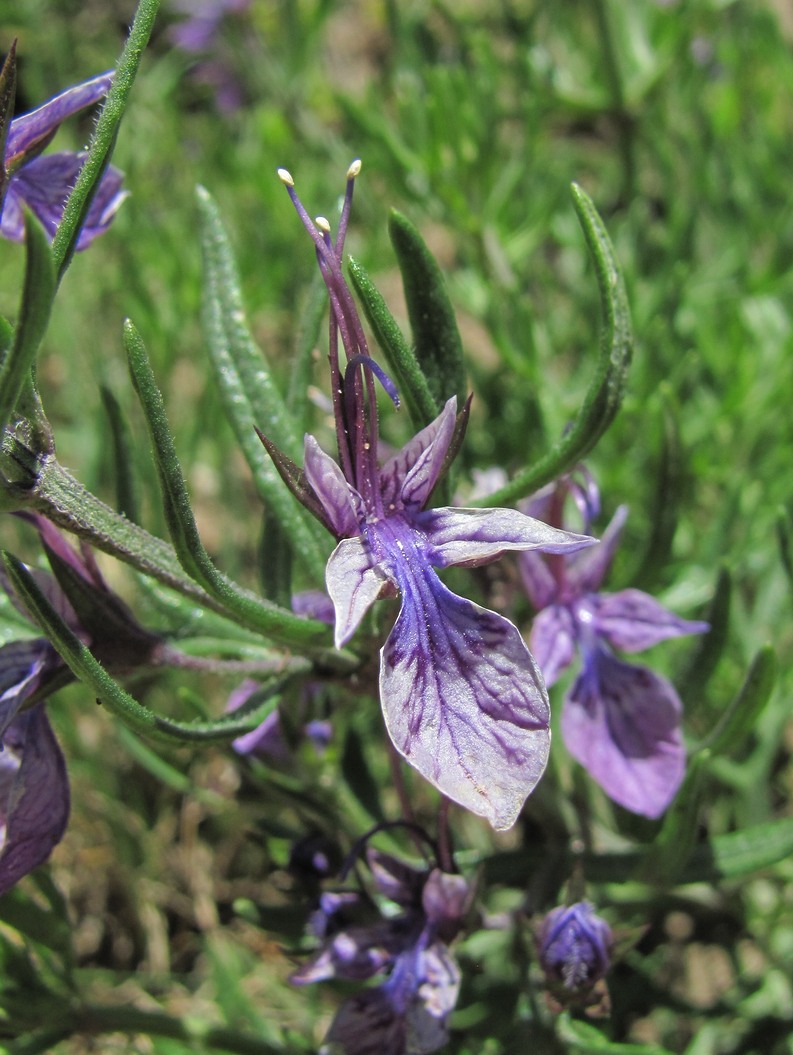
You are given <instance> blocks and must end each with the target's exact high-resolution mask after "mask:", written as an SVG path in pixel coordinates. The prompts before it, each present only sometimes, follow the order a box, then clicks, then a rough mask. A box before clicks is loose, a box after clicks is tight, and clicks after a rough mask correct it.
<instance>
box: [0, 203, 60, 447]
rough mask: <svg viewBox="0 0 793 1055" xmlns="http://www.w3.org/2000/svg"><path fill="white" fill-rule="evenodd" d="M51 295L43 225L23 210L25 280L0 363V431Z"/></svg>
mask: <svg viewBox="0 0 793 1055" xmlns="http://www.w3.org/2000/svg"><path fill="white" fill-rule="evenodd" d="M54 296H55V269H54V266H53V259H52V253H51V251H50V245H49V242H48V241H47V236H46V234H45V233H44V228H43V227H42V226H41V224H40V223H39V221H38V220H37V219H36V218H35V216H33V215H32V213H26V214H25V281H24V284H23V287H22V302H21V304H20V307H19V318H18V322H17V327H16V333H15V335H14V343H13V345H12V346H11V349H10V351H8V352H7V353H6V355H5V357H4V358H3V361H2V364H0V435H2V433H3V432H5V429H6V427H7V426H8V424H9V422H10V421H11V417H12V415H13V413H14V408H15V407H16V405H17V402H18V400H19V397H20V395H21V394H22V391H23V388H24V387H25V385H26V383H27V381H28V378H29V376H30V371H31V369H32V367H33V364H34V363H35V361H36V353H37V352H38V350H39V346H40V344H41V342H42V339H43V337H44V334H45V333H46V330H47V324H48V322H49V318H50V309H51V308H52V300H53V297H54Z"/></svg>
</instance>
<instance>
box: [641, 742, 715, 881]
mask: <svg viewBox="0 0 793 1055" xmlns="http://www.w3.org/2000/svg"><path fill="white" fill-rule="evenodd" d="M706 760H707V755H697V756H696V757H694V758H692V759H691V761H690V762H689V766H688V772H687V773H686V779H685V780H684V781H683V786H682V787H681V788H680V791H679V792H678V793H677V797H676V798H675V801H674V802H673V803H672V805H671V807H670V808H669V809H668V810H667V812H666V815H665V817H664V820H663V824H662V825H661V828H660V830H659V832H658V834H657V835H656V837H655V839H654V840H653V843H652V845H651V846H650V847H649V849H648V851H647V856H646V857H645V859H644V861H643V862H642V864H641V866H640V868H639V869H638V872H637V874H636V876H635V878H636V879H638V880H639V881H640V882H644V883H650V884H652V885H654V886H658V887H661V888H665V887H669V886H674V884H675V883H676V882H677V879H678V877H679V876H680V875H681V874H682V872H683V869H684V868H685V865H686V863H687V862H688V860H689V858H690V857H691V854H692V853H693V852H694V847H695V846H696V843H697V839H698V837H699V811H700V807H701V805H702V796H703V794H704V791H705V784H706V768H707V767H706Z"/></svg>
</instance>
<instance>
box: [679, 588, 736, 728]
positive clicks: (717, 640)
mask: <svg viewBox="0 0 793 1055" xmlns="http://www.w3.org/2000/svg"><path fill="white" fill-rule="evenodd" d="M731 597H732V576H731V574H730V572H729V570H728V569H727V568H720V569H719V575H718V578H717V579H716V588H715V590H714V591H713V599H712V600H711V602H710V604H709V605H708V610H707V612H705V613H704V616H703V618H704V619H705V620H706V622H708V623H709V624H710V630H709V631H708V632H707V634H702V635H701V636H700V637H698V638H697V642H696V646H695V648H694V651H693V652H692V654H691V658H690V660H689V661H688V663H687V664H686V669H685V672H684V673H683V674H682V676H681V677H680V678H678V681H677V687H678V689H679V691H680V696H681V699H682V700H683V701H684V702H685V703H686V704H687V706H688V709H689V713H692V714H693V713H695V712H696V711H697V709H698V708H699V701H700V700H701V698H702V696H703V693H704V691H705V687H706V686H707V684H708V681H709V680H710V677H711V675H712V674H713V672H714V671H715V669H716V667H717V666H718V664H719V660H720V659H721V657H722V653H723V652H724V647H725V645H726V644H727V633H728V630H729V625H730V599H731Z"/></svg>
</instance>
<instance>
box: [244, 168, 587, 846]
mask: <svg viewBox="0 0 793 1055" xmlns="http://www.w3.org/2000/svg"><path fill="white" fill-rule="evenodd" d="M359 171H360V162H354V163H353V165H351V166H350V169H349V172H348V179H347V192H346V195H345V199H344V206H343V210H342V214H341V219H340V223H339V230H338V234H337V237H336V240H335V242H334V241H332V239H331V236H330V225H329V224H328V222H327V220H325V219H324V218H322V217H320V218H319V219H318V220H317V222H316V224H315V223H312V221H311V219H310V218H309V216H308V214H307V213H306V211H305V209H304V208H303V205H302V203H301V202H300V200H299V198H298V197H297V194H296V192H295V189H294V181H293V179H292V177H291V175H290V174H289V173H288V172H286V171H285V170H283V169H282V170H280V172H279V175H280V177H281V179H282V181H283V182H284V184H285V185H286V187H287V190H288V191H289V194H290V197H291V198H292V201H293V203H294V206H295V208H296V209H297V212H298V214H299V216H300V218H301V220H302V221H303V224H304V226H305V227H306V230H307V231H308V233H309V234H310V235H311V238H312V239H313V241H314V244H315V246H316V250H317V257H318V260H319V265H320V270H321V272H322V276H323V278H324V280H325V284H326V286H327V289H328V294H329V297H330V338H329V359H330V368H331V391H332V394H333V407H334V414H335V422H336V437H337V442H338V453H339V461H338V462H336V461H334V459H333V458H331V457H330V456H329V455H328V454H326V453H325V452H324V451H323V450H322V449H321V448H320V446H319V444H318V443H317V441H316V440H315V439H314V437H313V436H310V435H309V436H306V439H305V456H304V464H303V470H302V472H300V471H299V470H298V469H297V467H296V466H294V465H293V464H292V463H291V462H289V461H288V459H287V458H286V457H285V456H284V455H283V454H282V453H281V452H280V451H278V450H277V449H276V448H275V447H274V445H273V444H272V443H270V442H269V441H268V440H266V439H265V438H264V437H263V441H264V442H265V444H266V446H267V448H268V450H269V451H270V453H271V455H272V457H273V459H274V462H275V464H276V466H277V467H278V469H279V471H280V472H281V474H282V476H283V477H284V479H285V480H286V482H287V483H288V484H289V486H290V487H291V488H292V490H293V492H294V493H295V494H296V495H297V497H298V498H299V499H300V500H301V501H302V502H303V503H304V504H305V505H306V507H307V508H308V509H309V510H310V511H311V512H312V513H313V514H314V515H315V516H316V517H317V518H318V519H319V520H320V521H321V522H322V523H323V524H324V525H325V526H326V527H327V529H328V530H329V531H330V532H331V533H332V534H333V535H334V536H335V538H336V539H337V540H339V541H338V545H337V547H336V549H335V550H334V552H333V554H332V555H331V557H330V560H329V561H328V565H327V572H326V582H327V589H328V593H329V594H330V597H331V599H332V601H333V604H334V608H335V615H336V629H335V637H336V644H337V646H339V647H340V646H342V645H344V644H345V643H346V642H347V641H349V639H350V638H351V637H352V635H353V634H354V633H355V631H356V629H357V628H358V626H359V625H360V623H361V620H362V619H363V617H364V615H365V614H366V612H367V611H368V609H369V607H370V606H371V605H372V604H373V602H374V601H376V600H377V599H378V598H379V597H383V596H387V595H391V596H393V595H394V594H395V593H399V595H400V596H401V599H402V607H401V610H400V612H399V616H398V618H397V621H396V623H395V625H394V627H393V629H392V631H391V633H390V634H389V636H388V638H387V640H386V642H385V645H384V646H383V649H382V651H381V661H380V698H381V703H382V708H383V714H384V717H385V722H386V727H387V729H388V733H389V735H390V737H391V740H392V741H393V743H394V745H395V747H396V748H397V750H398V751H399V752H400V753H401V754H402V755H403V756H404V757H405V758H406V759H407V760H408V762H410V764H411V765H413V766H415V768H416V769H418V770H419V772H420V773H422V774H423V776H424V777H426V779H427V780H429V781H430V783H432V784H434V785H435V787H437V788H438V789H439V790H440V791H441V792H442V793H443V794H444V795H446V796H447V797H448V798H449V799H451V800H452V801H454V802H457V803H459V804H461V805H463V806H465V807H466V808H467V809H469V810H471V811H472V812H474V813H476V814H479V815H480V816H483V817H485V818H487V820H488V821H489V822H490V823H491V824H492V825H493V827H494V828H496V829H505V828H509V827H510V826H511V825H512V824H513V823H514V822H515V819H516V818H517V816H518V814H519V812H520V810H521V807H522V806H523V803H524V801H525V799H526V797H527V795H528V794H529V793H530V792H531V791H532V789H533V788H534V787H535V785H536V783H537V781H538V780H539V779H540V777H541V775H542V773H543V770H544V769H545V765H546V761H547V757H548V750H549V744H550V734H549V710H548V697H547V692H546V689H545V686H544V684H543V680H542V676H541V675H540V672H539V670H538V668H537V665H536V663H535V662H534V659H533V658H532V656H531V654H530V652H529V650H528V648H527V647H526V644H525V643H524V641H523V639H522V638H521V636H520V633H519V632H518V630H517V628H516V627H515V626H514V625H513V624H512V623H511V622H509V620H507V619H505V618H504V617H503V616H500V615H498V614H496V613H495V612H492V611H489V610H488V609H486V608H482V607H480V606H479V605H478V604H475V603H474V602H472V601H468V600H466V599H464V598H462V597H459V596H457V594H455V593H452V591H451V590H449V589H448V587H446V586H445V585H444V583H443V582H441V580H440V578H439V577H438V574H437V571H438V570H442V569H444V568H449V567H452V566H454V565H463V566H465V567H475V566H477V565H479V564H484V563H487V562H489V561H492V560H494V559H496V558H497V557H499V556H500V555H501V554H502V553H504V552H505V551H506V550H522V551H528V550H542V551H544V552H546V553H553V554H563V553H569V552H571V551H574V550H578V549H580V548H581V547H583V546H587V545H589V544H591V543H592V541H593V540H592V539H590V538H587V537H584V536H582V535H575V534H571V533H569V532H567V531H564V530H560V529H558V528H554V527H549V526H547V525H546V524H543V523H541V522H540V521H539V520H536V519H533V518H531V517H529V516H526V515H525V514H524V513H521V512H518V511H517V510H515V509H489V510H483V509H456V508H435V509H432V508H428V506H429V504H430V499H431V496H432V493H433V491H434V489H435V487H436V485H437V484H438V481H439V480H440V478H441V476H442V474H443V473H444V472H445V470H446V469H447V468H448V465H449V463H450V461H451V460H452V459H453V457H454V455H455V453H456V451H457V449H458V447H459V444H460V442H461V440H462V433H463V431H464V428H465V424H466V421H467V416H468V407H467V406H466V407H464V408H463V410H462V411H461V412H460V413H459V414H458V412H457V400H456V397H455V396H451V397H450V398H449V399H448V401H447V402H446V405H445V406H444V408H443V410H442V411H441V413H440V414H439V415H438V417H437V418H436V419H435V420H434V421H433V422H431V423H430V424H429V425H427V426H426V427H425V428H423V429H422V430H421V431H420V432H418V433H417V434H416V435H415V436H414V437H413V439H411V440H410V441H409V442H408V443H407V444H406V445H405V446H404V447H403V448H402V450H400V451H399V452H398V453H397V454H395V455H393V456H392V457H390V458H388V459H387V460H385V461H384V462H383V463H382V464H381V462H380V459H379V457H378V445H379V436H378V424H377V402H376V395H375V379H376V378H377V379H378V380H379V381H380V382H381V383H382V384H383V386H384V388H385V389H386V391H387V392H388V394H389V395H390V396H391V398H392V400H393V401H394V402H395V403H398V397H397V395H396V392H395V391H394V388H393V385H392V383H391V381H390V380H389V379H388V377H387V376H386V375H385V374H384V373H383V371H382V369H381V368H380V367H379V366H378V364H377V363H376V362H375V361H374V360H373V359H372V357H371V355H370V352H369V348H368V346H367V342H366V337H365V335H364V332H363V327H362V325H361V321H360V319H359V317H358V312H357V310H356V307H355V304H354V301H353V298H352V295H351V293H350V290H349V288H348V286H347V283H346V281H345V278H344V275H343V272H342V252H343V247H344V236H345V232H346V229H347V223H348V220H349V214H350V207H351V204H352V192H353V185H354V182H355V178H356V176H357V175H358V173H359ZM339 334H341V343H342V345H343V348H344V351H345V354H346V366H342V364H341V363H340V360H339Z"/></svg>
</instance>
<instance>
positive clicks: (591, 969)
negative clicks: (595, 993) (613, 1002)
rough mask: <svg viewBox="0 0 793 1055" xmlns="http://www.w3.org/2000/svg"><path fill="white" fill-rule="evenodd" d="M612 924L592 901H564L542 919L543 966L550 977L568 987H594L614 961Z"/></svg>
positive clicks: (539, 939) (540, 948)
mask: <svg viewBox="0 0 793 1055" xmlns="http://www.w3.org/2000/svg"><path fill="white" fill-rule="evenodd" d="M612 945H613V937H612V933H611V928H610V927H609V925H608V923H606V921H605V920H604V919H601V918H600V916H598V915H596V913H595V910H594V909H593V907H592V906H591V905H590V904H589V902H588V901H579V902H576V904H574V905H560V906H559V907H558V908H555V909H552V911H551V912H549V913H548V915H547V916H546V917H545V919H544V920H543V921H542V925H541V927H540V931H539V934H538V936H537V950H538V955H539V961H540V966H541V967H542V969H543V971H544V972H545V974H546V976H547V978H548V981H549V982H550V983H552V984H554V983H556V984H560V985H562V986H563V987H564V988H565V989H570V990H573V991H582V990H586V989H590V988H591V987H592V986H593V985H594V984H595V983H596V982H597V981H598V980H599V979H601V978H603V977H604V976H605V974H606V972H607V971H608V969H609V965H610V962H611V950H612Z"/></svg>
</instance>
